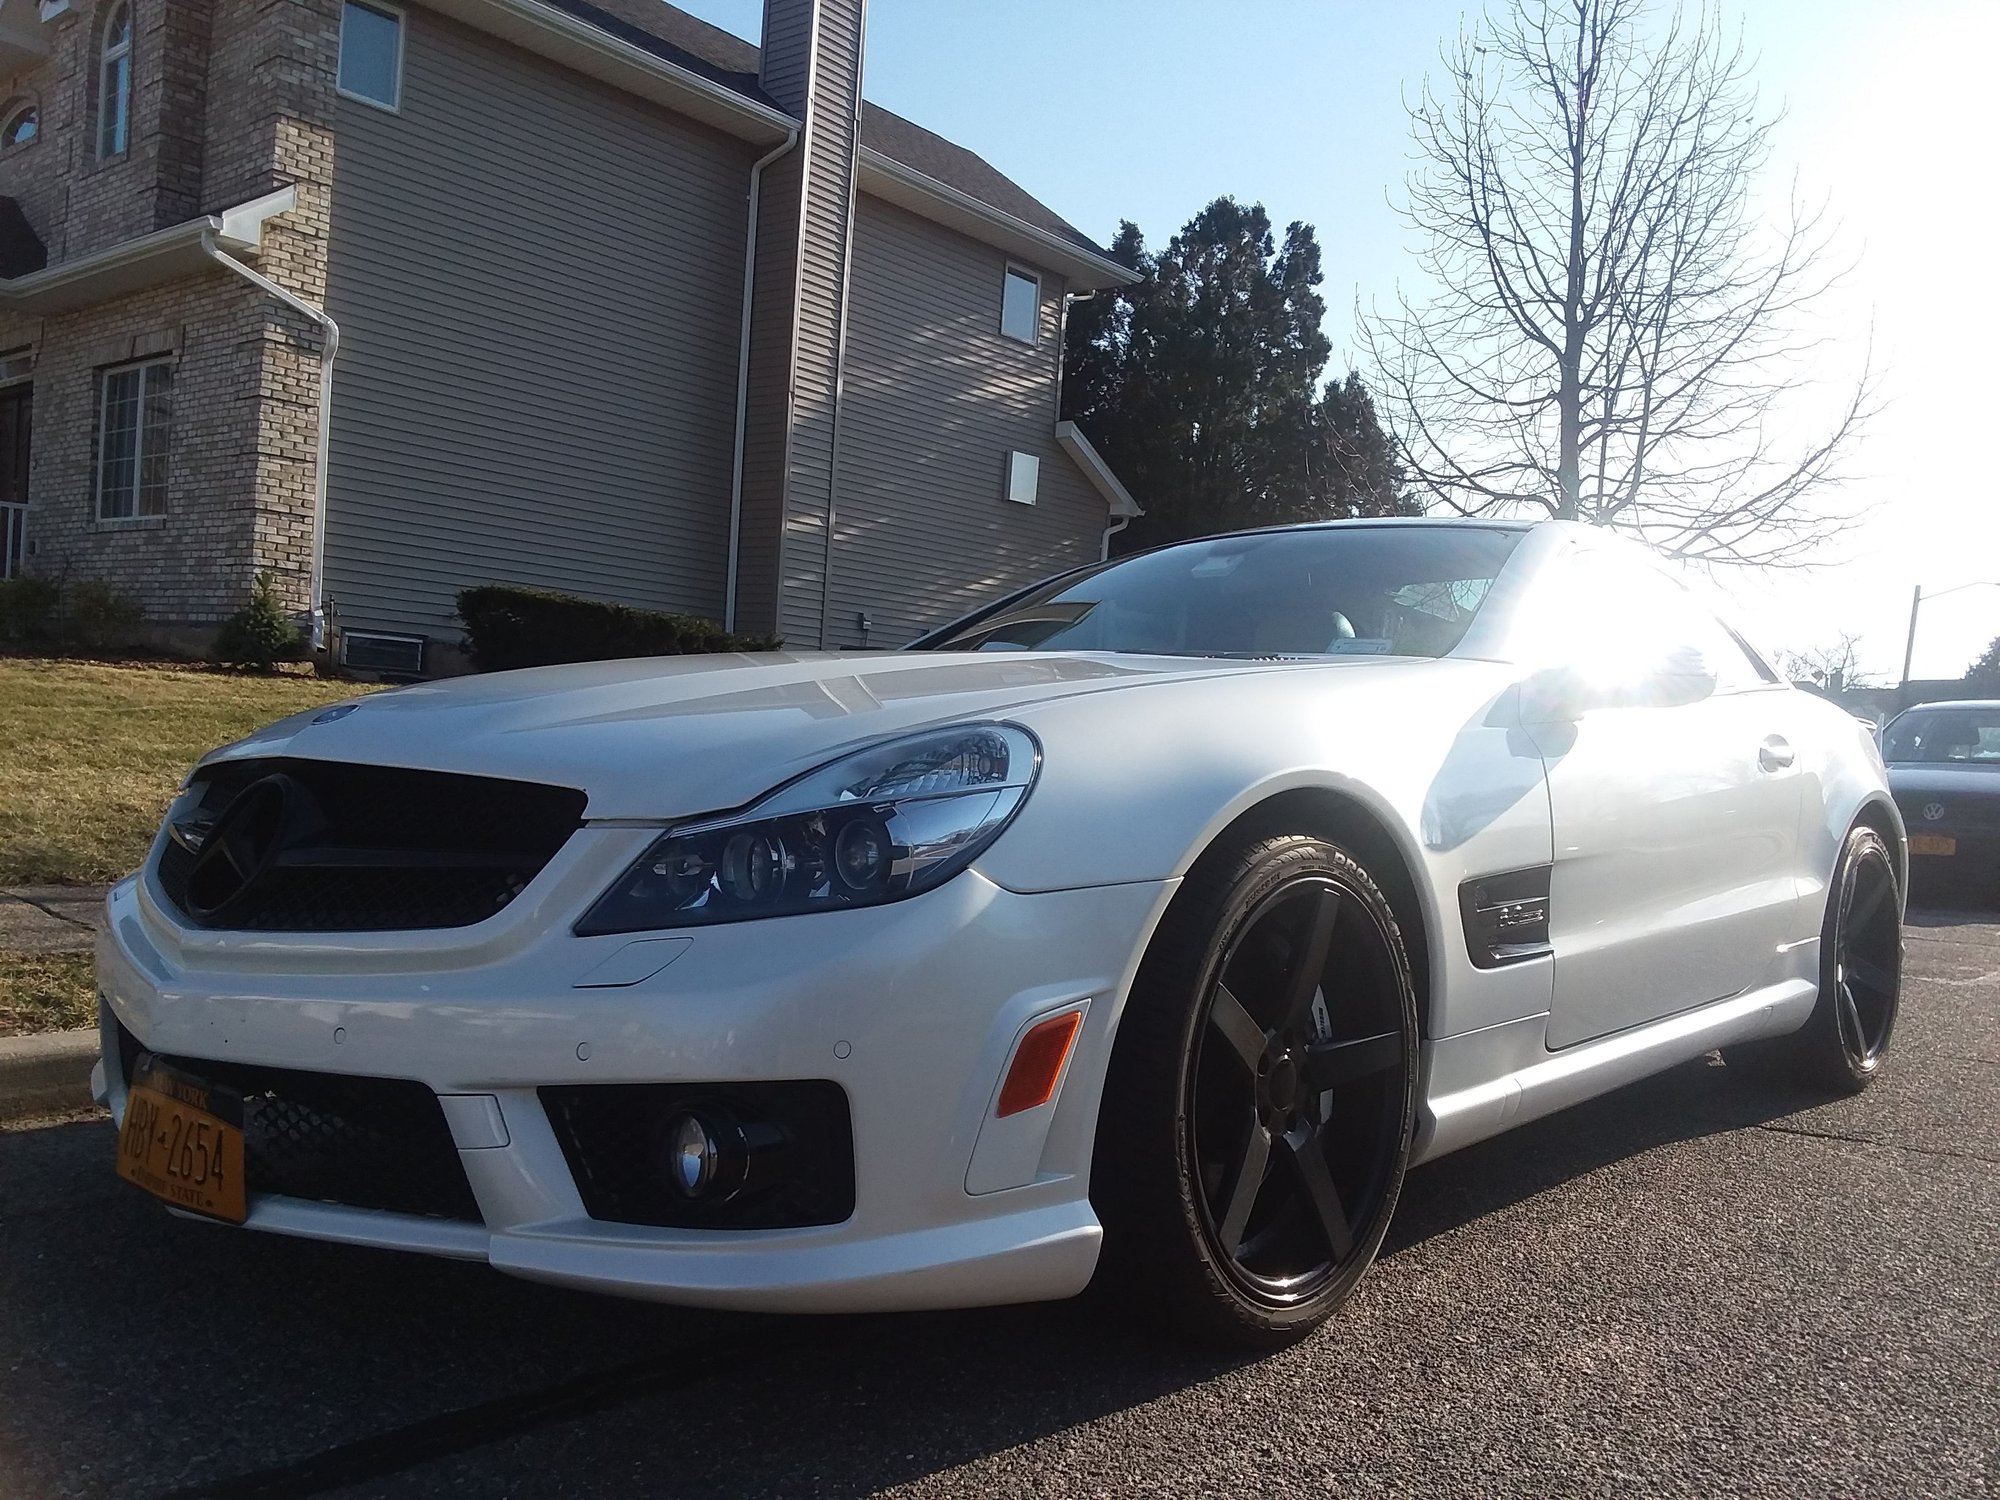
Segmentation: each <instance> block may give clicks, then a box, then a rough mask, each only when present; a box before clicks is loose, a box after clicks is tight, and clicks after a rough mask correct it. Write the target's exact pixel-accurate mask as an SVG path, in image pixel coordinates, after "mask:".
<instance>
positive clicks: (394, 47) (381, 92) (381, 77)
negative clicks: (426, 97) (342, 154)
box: [340, 0, 403, 110]
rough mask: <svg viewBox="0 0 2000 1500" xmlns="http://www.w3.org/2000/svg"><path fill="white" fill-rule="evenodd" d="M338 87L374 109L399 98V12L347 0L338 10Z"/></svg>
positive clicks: (389, 106) (393, 105)
mask: <svg viewBox="0 0 2000 1500" xmlns="http://www.w3.org/2000/svg"><path fill="white" fill-rule="evenodd" d="M340 91H341V93H343V94H345V95H347V97H348V98H350V99H359V100H360V101H361V102H362V103H363V104H373V105H374V106H376V107H377V108H378V109H389V110H393V109H398V108H400V107H401V105H402V102H403V13H402V12H401V11H399V10H395V9H392V8H391V7H389V6H386V5H363V4H362V3H361V0H347V4H346V5H345V6H343V7H342V8H341V12H340Z"/></svg>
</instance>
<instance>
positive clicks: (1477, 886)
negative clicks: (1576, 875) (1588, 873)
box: [1458, 865, 1555, 969]
mask: <svg viewBox="0 0 2000 1500" xmlns="http://www.w3.org/2000/svg"><path fill="white" fill-rule="evenodd" d="M1458 910H1459V915H1460V916H1461V917H1463V918H1464V920H1465V949H1466V952H1467V953H1468V954H1469V955H1470V956H1471V959H1472V965H1473V967H1474V968H1476V969H1498V968H1501V967H1502V966H1504V965H1506V964H1518V963H1526V962H1527V961H1528V960H1529V959H1531V958H1542V957H1545V956H1546V955H1548V954H1550V953H1552V952H1554V951H1555V950H1554V949H1553V948H1551V947H1550V946H1549V866H1547V865H1536V866H1534V867H1533V868H1531V869H1526V870H1510V871H1508V872H1507V873H1505V874H1502V875H1481V876H1479V877H1478V878H1477V879H1474V880H1468V881H1466V882H1465V884H1463V885H1461V886H1460V887H1459V888H1458Z"/></svg>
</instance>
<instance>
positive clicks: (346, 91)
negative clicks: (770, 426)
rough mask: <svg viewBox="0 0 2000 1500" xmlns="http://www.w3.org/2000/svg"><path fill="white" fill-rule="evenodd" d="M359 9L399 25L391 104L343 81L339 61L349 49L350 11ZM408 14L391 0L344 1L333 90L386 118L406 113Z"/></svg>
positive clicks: (341, 9) (335, 60)
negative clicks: (348, 13)
mask: <svg viewBox="0 0 2000 1500" xmlns="http://www.w3.org/2000/svg"><path fill="white" fill-rule="evenodd" d="M350 5H353V6H359V7H360V8H361V9H362V10H372V11H374V12H375V14H376V15H378V16H384V17H387V18H388V19H389V20H392V21H394V22H395V23H396V76H395V82H394V84H393V85H392V86H391V89H390V92H391V93H392V94H393V95H394V96H395V97H394V98H393V99H391V100H390V101H389V102H388V103H386V104H385V103H383V102H382V101H381V100H380V99H377V98H375V97H374V96H372V95H369V94H361V93H356V92H355V91H354V90H353V89H350V88H348V87H346V86H345V85H344V84H342V83H341V82H340V60H341V58H342V57H344V56H345V55H346V48H347V8H348V6H350ZM409 34H410V18H409V13H408V12H407V11H405V10H404V9H403V7H402V6H400V5H392V4H389V3H388V0H341V5H340V42H339V44H338V45H337V46H336V47H335V48H334V54H333V76H334V91H335V92H336V93H338V94H339V95H340V97H341V98H343V99H352V100H353V101H354V102H355V103H356V104H365V105H367V106H368V107H369V108H370V109H379V110H381V111H382V113H384V114H386V115H400V114H401V113H402V112H403V54H404V53H405V52H407V51H408V50H409Z"/></svg>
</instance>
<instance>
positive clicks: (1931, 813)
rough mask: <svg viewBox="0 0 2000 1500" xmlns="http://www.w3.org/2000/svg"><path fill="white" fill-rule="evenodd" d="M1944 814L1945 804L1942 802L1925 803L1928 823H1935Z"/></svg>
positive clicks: (1925, 817)
mask: <svg viewBox="0 0 2000 1500" xmlns="http://www.w3.org/2000/svg"><path fill="white" fill-rule="evenodd" d="M1943 816H1944V804H1943V803H1942V802H1926V803H1925V804H1924V821H1925V822H1926V823H1935V822H1936V821H1937V820H1938V819H1939V818H1942V817H1943Z"/></svg>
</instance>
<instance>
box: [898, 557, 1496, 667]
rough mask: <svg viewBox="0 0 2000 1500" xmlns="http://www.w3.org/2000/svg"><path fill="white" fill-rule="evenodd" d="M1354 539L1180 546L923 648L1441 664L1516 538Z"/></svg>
mask: <svg viewBox="0 0 2000 1500" xmlns="http://www.w3.org/2000/svg"><path fill="white" fill-rule="evenodd" d="M1520 535H1521V534H1520V533H1519V532H1518V531H1513V530H1501V529H1497V528H1496V529H1490V530H1489V529H1486V528H1483V527H1472V526H1468V527H1449V528H1447V527H1441V526H1354V527H1324V528H1309V529H1301V530H1296V531H1274V532H1245V533H1240V534H1238V535H1235V536H1223V537H1211V538H1208V539H1206V540H1203V541H1197V542H1181V543H1178V544H1176V545H1174V546H1170V547H1162V548H1160V549H1158V550H1157V551H1152V552H1142V553H1139V554H1137V555H1136V556H1133V557H1128V558H1123V559H1120V560H1119V561H1116V562H1112V563H1107V564H1105V565H1104V566H1102V567H1099V568H1094V569H1092V570H1091V571H1090V572H1088V573H1085V574H1082V575H1080V576H1079V575H1076V574H1070V575H1068V576H1066V577H1064V578H1059V579H1056V580H1055V581H1054V582H1052V583H1050V584H1047V585H1045V586H1044V587H1042V588H1040V589H1038V590H1035V591H1032V592H1030V593H1028V594H1026V595H1023V596H1022V597H1020V598H1018V599H1015V600H1013V601H1012V602H1011V603H1009V604H1007V605H1006V606H1005V607H1003V608H1001V609H999V610H997V611H994V612H992V613H990V614H987V615H984V616H975V617H974V618H973V619H971V620H969V621H967V622H965V623H964V624H963V625H962V626H961V627H959V628H957V629H954V630H952V631H951V632H950V633H949V634H947V635H945V636H944V637H943V638H941V639H938V640H934V641H931V642H929V643H928V644H929V645H930V646H931V647H932V649H935V650H944V651H1119V652H1135V653H1142V654H1147V655H1160V656H1240V657H1259V656H1443V655H1444V654H1445V653H1446V652H1448V651H1450V650H1451V649H1452V647H1454V646H1456V645H1457V644H1458V642H1459V640H1460V638H1461V637H1462V636H1464V634H1465V632H1466V628H1467V627H1468V626H1469V625H1471V623H1472V620H1473V617H1474V616H1475V615H1477V614H1478V613H1479V607H1480V605H1481V604H1482V603H1484V602H1485V599H1486V594H1487V591H1488V590H1489V589H1490V588H1491V587H1492V585H1493V580H1494V578H1495V577H1496V576H1497V575H1498V573H1499V571H1500V568H1501V566H1502V565H1503V564H1504V563H1505V562H1506V561H1507V558H1508V555H1509V554H1510V553H1512V552H1513V550H1514V545H1515V543H1516V542H1517V541H1519V539H1520Z"/></svg>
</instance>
